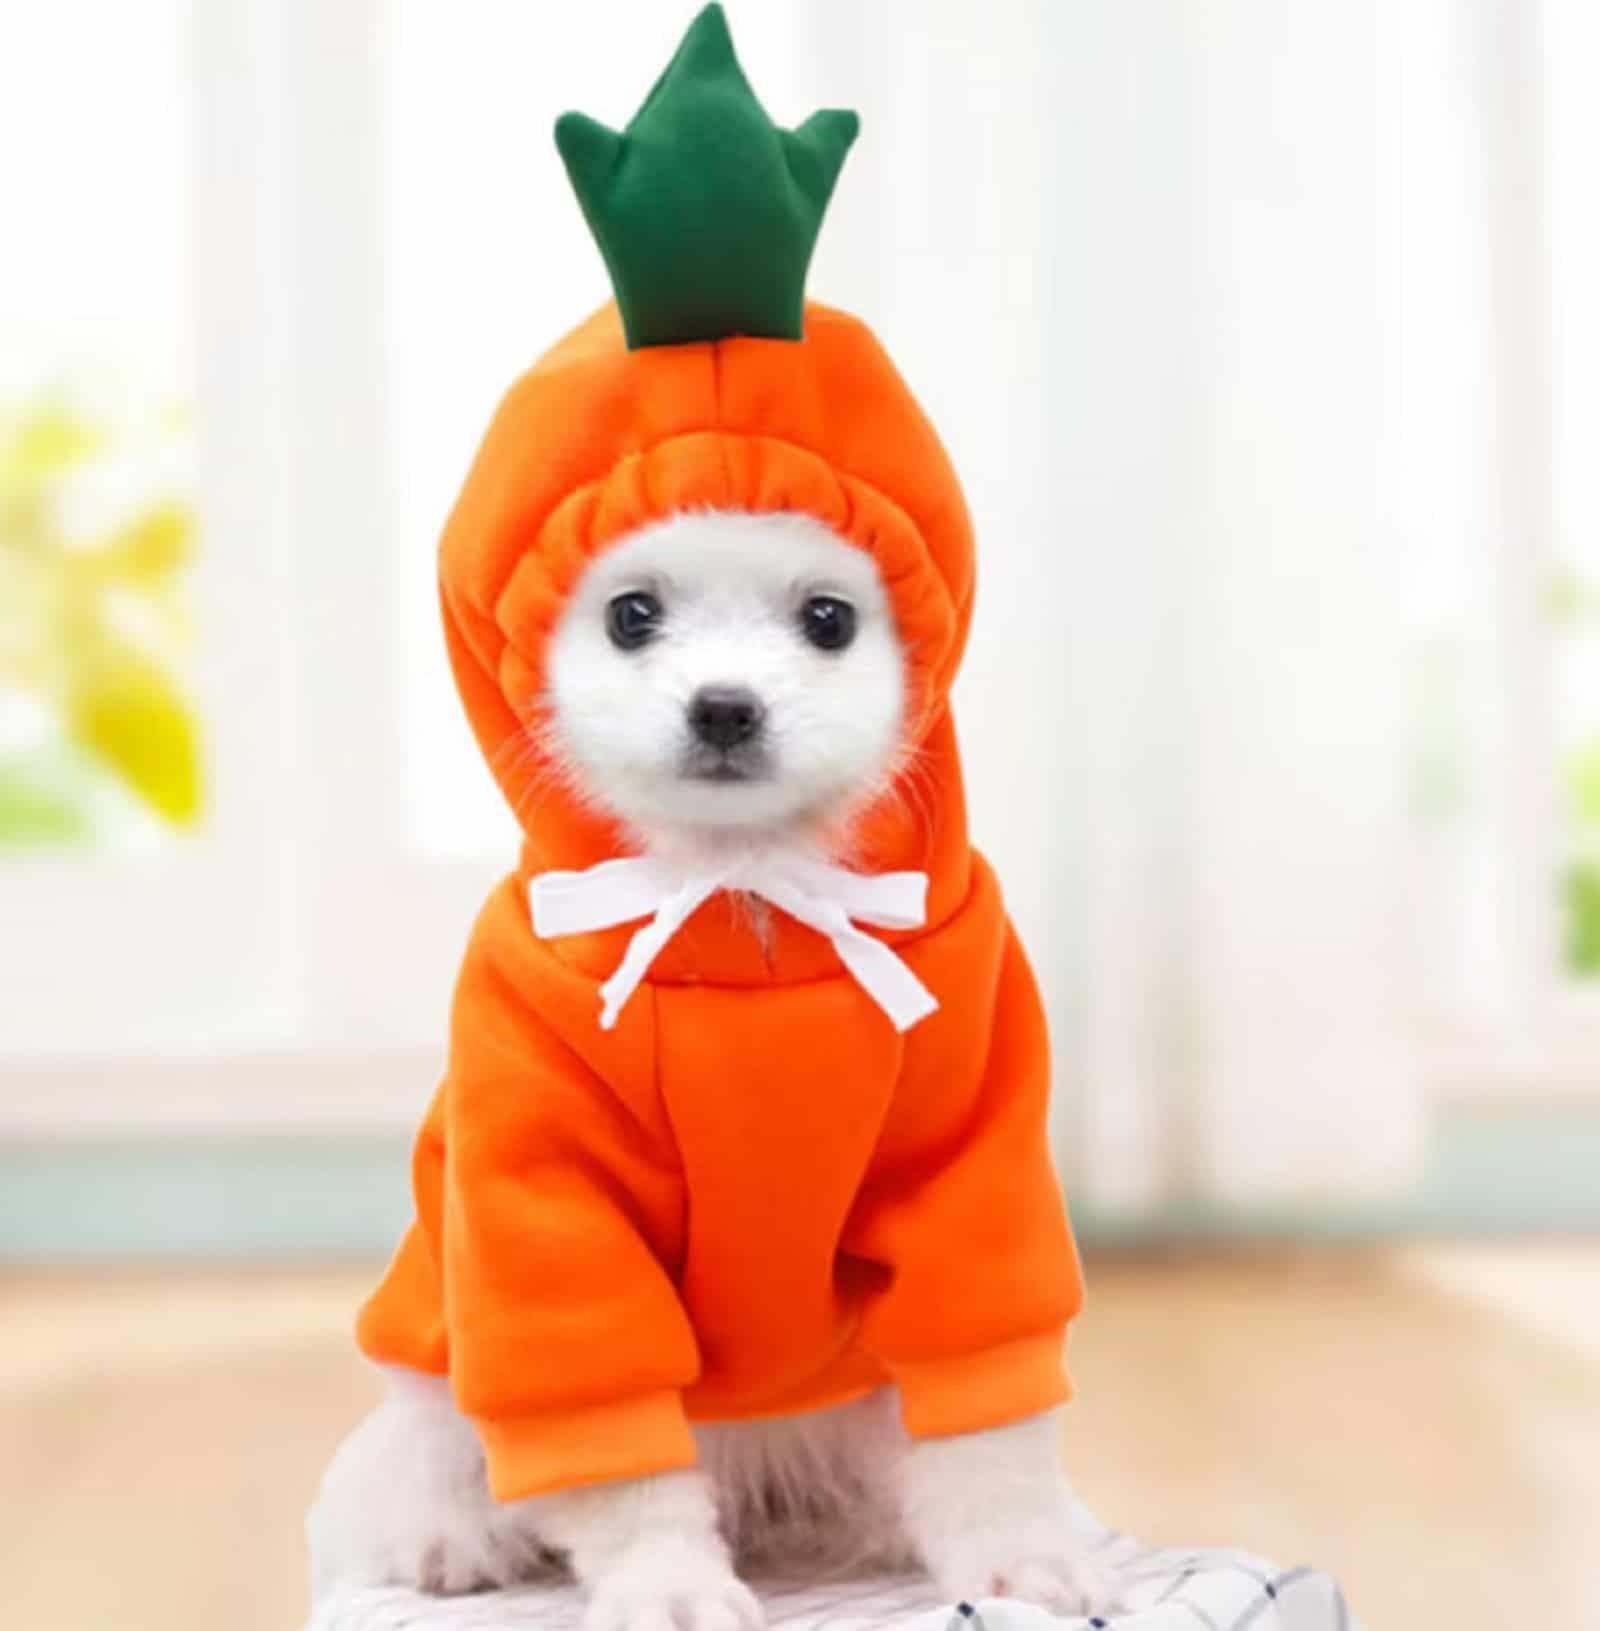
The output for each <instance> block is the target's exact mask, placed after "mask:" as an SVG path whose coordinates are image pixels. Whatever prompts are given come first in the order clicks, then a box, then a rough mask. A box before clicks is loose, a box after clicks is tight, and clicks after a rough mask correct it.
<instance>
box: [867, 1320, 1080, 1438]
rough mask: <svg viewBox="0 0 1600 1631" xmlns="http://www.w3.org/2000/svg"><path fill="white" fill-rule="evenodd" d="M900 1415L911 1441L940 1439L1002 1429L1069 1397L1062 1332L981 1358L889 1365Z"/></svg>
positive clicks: (989, 1352)
mask: <svg viewBox="0 0 1600 1631" xmlns="http://www.w3.org/2000/svg"><path fill="white" fill-rule="evenodd" d="M889 1369H890V1371H891V1372H892V1373H893V1375H894V1379H895V1381H896V1382H897V1383H898V1384H899V1387H900V1414H901V1418H902V1420H903V1421H904V1422H905V1427H906V1431H907V1432H908V1433H910V1435H911V1436H912V1437H913V1438H944V1437H946V1436H948V1435H950V1434H953V1433H977V1432H981V1431H982V1430H983V1429H984V1428H987V1427H1004V1426H1005V1425H1006V1423H1008V1422H1013V1421H1022V1420H1024V1419H1025V1418H1027V1417H1028V1416H1037V1415H1040V1414H1041V1413H1042V1412H1044V1411H1046V1410H1053V1409H1054V1408H1055V1407H1056V1406H1057V1405H1059V1404H1064V1403H1065V1402H1066V1401H1067V1400H1068V1399H1070V1398H1071V1397H1072V1383H1071V1380H1070V1379H1069V1378H1068V1376H1067V1367H1066V1332H1065V1331H1064V1330H1062V1331H1054V1332H1051V1333H1050V1334H1049V1335H1048V1336H1042V1337H1023V1338H1022V1339H1021V1340H1020V1341H1016V1342H1007V1343H1003V1344H1001V1346H999V1347H997V1348H986V1349H985V1350H984V1351H983V1352H982V1353H975V1354H962V1355H960V1356H958V1357H956V1358H951V1359H917V1360H910V1361H901V1362H899V1363H897V1364H891V1365H890V1367H889Z"/></svg>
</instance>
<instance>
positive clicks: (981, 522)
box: [796, 0, 1425, 1215]
mask: <svg viewBox="0 0 1600 1631" xmlns="http://www.w3.org/2000/svg"><path fill="white" fill-rule="evenodd" d="M863 12H865V17H866V18H867V19H869V21H867V22H865V23H864V22H863ZM807 16H808V19H809V22H808V26H809V27H810V29H811V30H812V31H813V32H812V38H813V40H814V41H815V42H816V44H817V46H818V54H819V57H820V59H821V66H820V68H819V70H818V73H817V79H816V86H815V88H816V90H817V91H818V92H819V94H825V95H829V96H831V97H833V98H836V99H841V100H849V99H850V95H851V93H852V91H853V90H854V87H853V86H852V85H850V84H844V85H842V86H841V84H840V75H841V74H844V75H845V77H846V78H848V77H849V72H850V71H851V70H853V72H854V73H855V74H856V75H858V76H859V77H860V80H861V90H860V92H859V93H858V94H859V97H860V100H861V102H862V104H863V105H864V106H865V107H866V108H867V109H868V122H867V124H866V127H865V135H864V139H863V142H862V147H861V158H862V160H863V162H862V164H861V168H860V169H859V170H858V171H857V172H856V173H855V174H853V176H851V177H850V178H849V185H848V186H844V187H841V189H840V201H841V202H840V211H841V218H843V219H849V218H850V216H849V212H850V211H851V210H852V209H853V210H854V211H855V212H856V215H855V218H856V220H857V222H858V223H859V222H864V221H866V220H867V219H868V217H869V215H870V217H871V219H872V229H873V235H872V236H871V237H868V236H867V235H866V234H864V233H861V232H853V233H838V234H837V237H839V238H844V239H846V240H847V243H849V244H850V245H851V246H852V247H851V248H848V249H847V248H845V247H841V246H838V245H837V243H836V245H835V247H834V248H833V249H831V250H830V249H828V248H825V249H824V250H823V252H822V254H821V255H820V257H819V266H818V274H817V278H816V280H815V283H816V287H817V289H818V291H819V292H820V293H822V294H823V295H824V296H825V297H828V296H830V295H831V296H836V297H837V298H840V299H841V300H849V301H853V302H854V303H856V304H858V305H860V306H862V307H863V308H865V309H866V312H867V315H868V316H869V317H871V318H872V319H873V320H874V321H875V322H876V323H877V324H878V326H879V327H880V329H881V330H882V331H883V332H884V333H885V336H886V338H887V339H888V341H889V343H890V345H891V347H892V349H894V351H895V352H896V354H897V355H898V356H899V357H901V358H902V360H903V363H904V365H905V366H906V368H907V371H908V372H909V373H910V374H911V376H912V379H913V383H914V384H915V385H916V386H917V387H918V389H919V390H920V391H921V392H922V394H923V395H924V398H925V400H926V401H927V404H928V406H929V409H930V411H931V412H932V414H933V416H934V418H935V420H936V422H938V423H939V425H940V426H941V429H942V430H943V431H944V433H945V434H946V436H947V438H948V439H949V441H950V442H951V444H952V446H953V449H954V452H955V454H956V457H957V460H958V463H959V465H960V467H961V468H962V471H963V474H964V476H965V477H966V480H967V483H968V488H969V493H970V496H971V499H972V501H973V505H974V509H975V511H976V515H977V520H978V526H979V535H980V547H981V550H982V557H981V563H982V564H981V574H982V575H981V577H980V598H979V615H978V626H977V630H976V634H975V639H974V646H973V651H972V655H971V660H970V663H969V667H968V671H967V673H966V675H965V677H964V681H963V685H962V688H961V690H960V691H959V693H958V702H959V704H960V711H961V723H962V727H963V734H964V744H965V753H966V757H967V763H968V768H969V774H970V778H971V791H972V803H973V810H974V823H975V828H976V831H977V834H978V837H979V840H980V842H982V843H983V844H984V845H985V847H987V848H989V849H990V850H991V851H992V852H993V853H994V854H995V856H996V858H997V860H998V862H999V865H1000V868H1001V871H1002V874H1003V877H1004V879H1005V882H1006V885H1007V888H1008V892H1009V894H1010V897H1011V900H1012V905H1013V909H1014V912H1015V914H1016V916H1017V918H1018V919H1019V921H1020V923H1021V925H1022V928H1023V931H1024V934H1025V937H1026V938H1027V940H1028V943H1029V946H1030V948H1031V950H1032V952H1033V954H1034V957H1035V961H1036V963H1037V964H1038V965H1039V969H1040V973H1041V977H1042V980H1043V983H1044V986H1045V989H1046V991H1047V993H1048V997H1049V1002H1050V1006H1051V1009H1052V1018H1053V1022H1054V1031H1055V1037H1056V1048H1057V1055H1058V1059H1059V1070H1058V1092H1057V1097H1058V1103H1059V1118H1060V1119H1059V1127H1060V1147H1061V1153H1062V1159H1063V1164H1064V1166H1065V1167H1066V1168H1067V1170H1068V1174H1069V1178H1070V1182H1071V1186H1072V1189H1073V1192H1074V1195H1075V1196H1076V1197H1077V1198H1078V1199H1079V1200H1080V1201H1081V1202H1083V1203H1085V1204H1086V1205H1087V1206H1089V1207H1091V1208H1092V1209H1093V1210H1094V1211H1095V1212H1096V1213H1097V1214H1099V1215H1106V1214H1118V1213H1121V1214H1138V1213H1143V1212H1148V1211H1149V1210H1151V1209H1153V1208H1158V1207H1160V1206H1162V1205H1164V1204H1170V1203H1173V1202H1179V1201H1186V1202H1193V1203H1201V1204H1205V1203H1215V1204H1225V1205H1230V1206H1258V1207H1266V1208H1274V1209H1278V1210H1280V1211H1281V1210H1282V1209H1283V1208H1285V1207H1292V1206H1298V1205H1318V1204H1325V1203H1329V1202H1335V1203H1339V1202H1355V1201H1359V1200H1361V1199H1364V1198H1371V1197H1377V1196H1386V1195H1392V1194H1394V1193H1396V1192H1398V1191H1400V1190H1401V1189H1403V1187H1404V1186H1405V1185H1406V1184H1408V1183H1409V1182H1410V1181H1411V1180H1412V1179H1413V1178H1414V1177H1415V1175H1416V1171H1417V1164H1418V1159H1419V1151H1420V1147H1421V1138H1422V1133H1423V1130H1424V1115H1423V1112H1424V1109H1425V1103H1424V1097H1423V1093H1422V1085H1421V1078H1420V1072H1419V1067H1418V1063H1417V1060H1416V1058H1415V1056H1414V1047H1413V1044H1414V1037H1415V1032H1416V1020H1417V1008H1418V992H1417V988H1416V982H1415V978H1414V974H1415V965H1416V961H1417V957H1416V949H1417V948H1416V937H1415V935H1414V934H1413V933H1412V929H1411V921H1410V920H1411V909H1412V908H1413V907H1414V904H1415V891H1414V887H1413V883H1412V872H1411V864H1412V861H1413V859H1414V848H1415V846H1414V845H1413V843H1412V840H1411V834H1410V829H1409V825H1408V820H1409V817H1408V809H1407V791H1408V783H1407V769H1408V763H1409V758H1410V755H1411V753H1412V750H1413V743H1412V741H1411V736H1410V733H1411V730H1412V725H1413V717H1414V712H1415V709H1414V705H1413V691H1414V685H1415V672H1414V663H1413V661H1412V657H1413V651H1414V644H1413V634H1412V611H1413V608H1412V592H1411V580H1410V576H1409V573H1408V568H1407V563H1406V558H1405V549H1406V540H1405V539H1404V538H1403V537H1402V536H1401V535H1400V532H1399V530H1398V526H1397V518H1396V513H1395V503H1394V497H1395V495H1394V491H1393V485H1394V468H1393V460H1394V453H1393V448H1394V442H1395V438H1396V437H1397V436H1398V435H1399V428H1398V427H1397V425H1396V423H1395V419H1394V415H1395V413H1396V407H1395V403H1394V400H1393V389H1392V387H1393V381H1392V378H1391V375H1392V371H1393V366H1394V356H1393V347H1394V338H1395V337H1394V332H1393V325H1394V322H1395V316H1396V311H1395V304H1394V302H1395V298H1396V292H1395V287H1394V280H1395V256H1396V253H1397V241H1396V237H1395V226H1396V222H1395V207H1396V199H1395V192H1394V178H1393V176H1392V175H1391V173H1390V169H1391V164H1392V162H1393V143H1394V139H1395V129H1394V126H1395V124H1396V122H1397V120H1398V118H1399V112H1398V108H1397V105H1396V99H1397V97H1398V96H1399V94H1400V83H1399V77H1398V73H1397V70H1396V67H1395V64H1394V61H1393V57H1392V53H1391V51H1390V49H1389V46H1390V43H1391V42H1389V41H1386V40H1383V39H1381V38H1380V31H1381V30H1383V29H1384V28H1385V27H1387V25H1386V24H1385V23H1384V22H1383V20H1382V18H1381V16H1380V11H1379V8H1378V7H1377V6H1376V5H1375V4H1354V5H1349V6H1338V7H1312V6H1292V7H1285V6H1281V5H1278V4H1275V3H1274V0H1226V3H1221V4H1217V5H1208V6H1206V7H1204V8H1198V7H1191V6H1187V5H1184V4H1182V3H1181V0H1150V3H1146V4H1141V5H1138V6H1124V5H1110V4H1107V5H1093V6H1056V5H1050V4H1044V3H1039V4H1033V5H1030V4H1010V5H1003V6H994V7H991V8H988V9H987V10H986V11H985V13H984V19H985V21H984V26H983V27H982V28H981V29H977V28H975V27H974V26H973V8H971V7H970V6H969V5H966V4H961V3H958V0H948V3H941V4H926V3H924V4H919V5H917V6H916V7H914V8H913V7H910V6H907V5H889V6H884V7H878V8H856V7H853V6H846V5H844V4H843V3H842V0H840V3H835V4H831V5H826V6H822V7H815V8H807ZM864 29H865V32H863V30H864ZM800 77H801V78H806V77H808V76H806V75H804V74H802V75H801V76H800ZM811 88H812V87H811V86H810V85H807V86H805V87H804V90H806V91H809V90H810V89H811ZM802 104H803V105H804V106H809V105H810V103H809V102H806V101H805V97H804V94H801V96H800V101H799V102H798V103H797V104H796V107H797V109H798V108H799V107H800V106H801V105H802ZM856 162H857V161H856V160H855V159H852V164H855V163H856ZM852 198H853V202H851V200H852ZM836 227H837V223H836ZM864 245H865V246H868V247H863V246H864ZM852 252H853V253H854V254H855V255H856V256H857V257H858V258H857V259H856V260H851V259H850V258H849V256H850V254H851V253H852ZM869 259H870V260H871V264H867V261H868V260H869ZM841 284H843V285H844V287H843V288H841V287H840V285H841Z"/></svg>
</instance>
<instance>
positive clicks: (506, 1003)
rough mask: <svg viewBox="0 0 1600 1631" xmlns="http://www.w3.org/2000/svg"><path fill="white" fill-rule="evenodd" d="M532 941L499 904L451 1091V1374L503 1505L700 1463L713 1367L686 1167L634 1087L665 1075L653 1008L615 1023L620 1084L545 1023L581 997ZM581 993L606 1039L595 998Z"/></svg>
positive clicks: (473, 964) (469, 983)
mask: <svg viewBox="0 0 1600 1631" xmlns="http://www.w3.org/2000/svg"><path fill="white" fill-rule="evenodd" d="M526 935H527V930H526V923H525V919H522V918H521V916H520V914H517V913H515V912H514V910H511V909H501V910H499V911H497V910H496V907H495V905H494V903H491V906H490V908H489V910H488V911H486V913H485V914H484V919H483V920H481V921H480V924H479V928H478V931H477V934H476V935H475V938H474V944H473V947H472V949H471V950H469V952H468V956H467V960H466V965H465V967H464V969H463V971H462V977H461V982H460V985H459V987H458V990H457V995H456V1006H455V1015H454V1021H453V1024H452V1038H451V1061H450V1071H449V1076H448V1079H447V1081H446V1085H445V1121H446V1127H445V1145H446V1163H445V1198H444V1224H443V1247H444V1249H443V1257H444V1263H443V1269H444V1275H443V1278H444V1303H445V1309H446V1324H447V1327H448V1338H449V1348H450V1375H451V1382H452V1385H453V1387H454V1389H455V1395H456V1399H457V1402H458V1404H459V1405H460V1407H461V1409H462V1410H463V1411H464V1412H465V1413H466V1414H467V1415H468V1416H470V1417H471V1418H472V1419H473V1421H474V1422H475V1423H476V1425H477V1428H478V1431H479V1435H480V1437H481V1438H482V1441H483V1445H484V1450H485V1454H486V1456H487V1460H488V1466H489V1482H490V1486H491V1488H492V1490H493V1492H494V1494H495V1496H496V1498H497V1499H499V1500H502V1501H510V1500H518V1499H521V1498H523V1497H525V1496H529V1495H535V1494H539V1493H541V1492H544V1491H548V1490H551V1489H555V1488H564V1487H569V1486H572V1485H577V1484H585V1483H597V1482H604V1481H607V1480H610V1479H615V1478H630V1477H638V1476H642V1475H644V1474H646V1473H652V1472H660V1471H665V1470H667V1469H669V1468H673V1467H682V1466H687V1465H689V1464H691V1463H692V1462H693V1461H694V1443H693V1440H692V1438H691V1437H690V1434H689V1429H688V1424H687V1421H686V1418H685V1414H684V1409H683V1405H682V1402H681V1397H680V1395H681V1390H682V1389H683V1388H684V1387H685V1386H686V1385H687V1384H688V1383H690V1382H691V1381H693V1380H694V1378H695V1377H696V1376H697V1375H698V1373H699V1369H700V1362H699V1355H698V1352H697V1349H696V1343H695V1338H694V1334H693V1332H692V1330H691V1328H690V1325H689V1321H688V1318H687V1315H686V1314H685V1312H684V1309H683V1307H682V1305H681V1303H680V1301H679V1298H678V1294H677V1289H676V1286H675V1284H674V1282H673V1279H672V1276H671V1273H670V1272H669V1268H668V1265H669V1264H673V1263H676V1262H677V1261H678V1260H679V1259H680V1258H681V1255H682V1249H683V1239H682V1237H683V1228H684V1217H685V1200H684V1187H683V1179H682V1174H681V1172H680V1171H679V1170H678V1168H677V1166H676V1163H675V1162H674V1161H673V1160H672V1159H671V1158H670V1155H669V1156H667V1157H666V1158H663V1154H662V1150H661V1145H662V1142H663V1141H662V1140H661V1139H660V1138H658V1137H657V1136H656V1134H657V1132H658V1129H652V1128H650V1127H648V1126H647V1125H646V1122H645V1120H642V1119H641V1115H640V1111H641V1110H643V1111H644V1113H645V1116H646V1117H647V1116H648V1106H647V1105H639V1104H633V1105H630V1104H629V1103H628V1102H625V1099H624V1097H623V1096H622V1095H623V1094H625V1093H626V1092H627V1091H628V1086H629V1083H630V1081H632V1080H633V1079H635V1077H636V1076H637V1073H638V1072H644V1073H645V1074H644V1075H643V1076H642V1078H641V1079H642V1080H643V1081H644V1082H645V1083H646V1084H648V1081H649V1075H648V1070H649V1061H650V1058H651V1056H652V1054H653V1047H654V1044H653V1038H652V1035H651V1031H652V1027H653V1019H652V1016H651V1015H650V1012H649V1008H648V1005H643V1004H641V1005H639V1012H637V1013H636V1014H633V1015H630V1016H629V1018H630V1021H631V1024H625V1025H624V1026H622V1027H619V1029H618V1031H617V1032H616V1033H614V1036H615V1038H616V1040H615V1044H614V1045H615V1048H616V1050H617V1051H616V1055H615V1063H616V1066H617V1071H616V1075H617V1077H618V1079H619V1080H620V1082H621V1086H620V1088H619V1086H618V1084H617V1082H614V1081H612V1080H610V1079H606V1080H603V1079H602V1078H601V1076H600V1075H599V1074H597V1072H596V1070H595V1069H594V1068H592V1067H591V1065H590V1064H589V1063H587V1062H586V1061H585V1060H584V1059H582V1058H580V1057H579V1055H578V1054H577V1053H576V1052H575V1051H574V1050H573V1049H572V1048H571V1047H570V1046H568V1044H567V1043H566V1042H564V1041H563V1040H562V1038H561V1036H560V1035H559V1034H558V1031H557V1030H556V1029H555V1028H554V1024H553V1023H552V1020H551V1019H548V1018H545V1017H543V1016H544V1015H545V1014H551V1015H554V1016H555V1017H556V1021H557V1022H558V1021H559V1016H560V1014H561V1012H562V1011H563V1009H564V1008H566V1007H567V1006H568V1003H567V1001H566V998H567V996H568V994H567V993H565V992H563V991H562V990H561V989H560V986H561V982H562V978H563V974H562V971H561V969H560V967H559V965H556V964H555V963H554V961H553V959H542V958H540V959H539V961H538V962H536V963H535V962H531V961H530V958H529V956H528V955H527V952H526V948H525V947H523V946H522V945H521V942H522V941H523V940H525V937H526ZM508 938H509V939H510V941H511V945H512V951H513V956H512V957H508V956H507V955H506V942H507V940H508ZM532 956H533V957H534V958H538V957H539V954H538V953H537V952H534V953H532ZM513 961H514V962H515V964H516V966H515V967H508V966H507V964H508V963H509V962H513ZM530 979H538V980H542V981H543V982H544V985H545V989H543V990H541V992H540V995H541V998H548V999H549V1000H548V1001H543V1000H542V1001H541V1003H540V1012H539V1013H535V1012H534V1011H533V1009H532V1007H531V1006H530V1005H529V1004H528V1003H527V1002H526V1001H525V1000H524V998H523V996H522V995H521V994H520V993H521V992H523V991H525V990H526V982H527V981H528V980H530ZM573 1000H575V1001H578V1002H579V1003H581V1009H582V1017H583V1021H584V1023H585V1025H586V1026H587V1027H588V1029H589V1031H590V1033H591V1034H592V1033H593V1030H594V1021H593V1015H592V1005H593V995H592V991H591V990H590V989H589V988H588V987H586V986H585V987H583V988H582V990H581V991H579V992H577V993H576V995H575V997H574V999H573ZM611 1063H612V1061H611V1060H610V1059H608V1060H607V1061H606V1076H607V1078H610V1077H611V1075H612V1071H611ZM635 1067H637V1071H636V1070H635Z"/></svg>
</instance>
